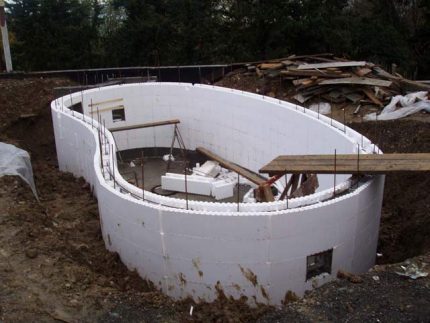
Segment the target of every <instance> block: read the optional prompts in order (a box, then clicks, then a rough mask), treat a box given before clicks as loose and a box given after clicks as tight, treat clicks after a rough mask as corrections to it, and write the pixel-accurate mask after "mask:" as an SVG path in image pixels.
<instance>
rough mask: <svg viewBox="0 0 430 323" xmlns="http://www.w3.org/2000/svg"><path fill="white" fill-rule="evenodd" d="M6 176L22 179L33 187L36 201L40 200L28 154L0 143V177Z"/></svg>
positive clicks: (12, 146)
mask: <svg viewBox="0 0 430 323" xmlns="http://www.w3.org/2000/svg"><path fill="white" fill-rule="evenodd" d="M4 175H16V176H19V177H21V178H22V179H23V180H24V181H25V182H26V183H27V184H28V185H29V186H30V187H31V190H32V191H33V194H34V196H35V197H36V199H37V200H39V198H38V196H37V192H36V185H35V184H34V179H33V170H32V168H31V160H30V155H29V154H28V152H26V151H25V150H22V149H19V148H17V147H15V146H14V145H9V144H5V143H3V142H0V177H2V176H4Z"/></svg>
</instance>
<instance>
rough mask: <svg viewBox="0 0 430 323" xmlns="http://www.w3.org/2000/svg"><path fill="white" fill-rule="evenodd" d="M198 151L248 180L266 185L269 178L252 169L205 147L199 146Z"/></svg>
mask: <svg viewBox="0 0 430 323" xmlns="http://www.w3.org/2000/svg"><path fill="white" fill-rule="evenodd" d="M196 151H198V152H199V153H202V154H203V155H205V156H206V157H208V158H209V159H212V160H215V161H217V162H218V163H219V164H220V165H221V166H222V167H224V168H227V169H229V170H231V171H233V172H236V173H238V174H239V175H240V176H242V177H245V178H246V179H247V180H249V181H250V182H252V183H254V184H257V185H264V184H266V181H267V179H264V178H263V177H261V176H260V175H258V174H256V173H253V172H251V171H250V170H248V169H246V168H243V167H241V166H239V165H237V164H234V163H232V162H230V161H228V160H226V159H224V158H222V157H220V156H218V155H217V154H215V153H213V152H211V151H209V150H208V149H206V148H203V147H197V148H196Z"/></svg>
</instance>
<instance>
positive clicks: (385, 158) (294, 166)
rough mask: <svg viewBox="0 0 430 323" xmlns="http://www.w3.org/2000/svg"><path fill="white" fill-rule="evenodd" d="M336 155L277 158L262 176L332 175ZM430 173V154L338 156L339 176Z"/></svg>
mask: <svg viewBox="0 0 430 323" xmlns="http://www.w3.org/2000/svg"><path fill="white" fill-rule="evenodd" d="M334 165H335V158H334V155H303V156H302V155H294V156H278V157H277V158H275V159H274V160H272V161H271V162H270V163H268V164H267V165H265V166H264V167H263V168H261V169H260V173H269V174H270V175H279V174H285V173H291V174H301V173H314V174H333V173H334V168H335V167H334ZM428 171H430V153H422V154H360V156H357V154H348V155H337V156H336V173H339V174H358V173H360V174H362V173H365V174H387V173H393V172H428Z"/></svg>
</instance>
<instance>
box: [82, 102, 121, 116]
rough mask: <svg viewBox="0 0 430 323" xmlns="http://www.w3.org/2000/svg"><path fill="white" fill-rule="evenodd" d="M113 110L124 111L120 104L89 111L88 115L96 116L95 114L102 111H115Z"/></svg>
mask: <svg viewBox="0 0 430 323" xmlns="http://www.w3.org/2000/svg"><path fill="white" fill-rule="evenodd" d="M115 109H124V106H123V105H122V104H120V105H114V106H112V107H107V108H103V109H94V108H93V111H90V114H97V112H99V113H100V112H104V111H110V110H115Z"/></svg>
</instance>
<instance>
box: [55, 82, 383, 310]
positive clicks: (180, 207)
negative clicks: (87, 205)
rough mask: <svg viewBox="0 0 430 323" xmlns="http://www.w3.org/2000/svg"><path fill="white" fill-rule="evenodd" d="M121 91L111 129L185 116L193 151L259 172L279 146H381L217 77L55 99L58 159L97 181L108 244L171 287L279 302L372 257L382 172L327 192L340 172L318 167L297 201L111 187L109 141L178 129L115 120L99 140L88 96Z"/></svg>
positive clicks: (165, 136) (142, 139) (367, 149)
mask: <svg viewBox="0 0 430 323" xmlns="http://www.w3.org/2000/svg"><path fill="white" fill-rule="evenodd" d="M118 98H121V99H122V101H121V102H120V103H121V104H122V105H124V107H125V121H120V122H115V123H114V122H113V121H112V116H111V111H110V110H103V109H102V108H103V107H100V111H99V114H100V115H101V118H102V119H103V120H104V123H105V124H106V127H107V128H115V127H122V126H126V125H133V124H139V123H144V122H151V121H159V120H165V119H173V118H178V119H180V121H181V123H180V124H179V128H180V131H181V133H182V136H183V137H184V141H185V144H186V147H187V148H188V149H194V148H195V147H197V146H203V147H205V148H208V149H210V150H212V151H214V152H215V153H217V154H219V155H221V156H222V157H224V158H226V159H229V160H232V161H233V162H236V163H238V164H240V165H242V166H245V167H248V168H250V169H252V170H254V171H257V170H258V169H259V168H260V167H261V166H262V165H264V164H265V163H267V162H268V161H270V160H271V159H273V158H274V157H276V156H277V155H281V154H321V153H328V154H330V153H333V152H334V150H335V149H336V151H337V153H357V149H360V153H372V152H373V151H375V150H376V152H379V150H378V148H377V147H375V146H374V145H373V144H372V143H371V142H370V141H369V140H368V139H366V138H364V137H363V136H361V135H360V134H358V133H356V132H355V131H353V130H352V129H349V128H347V127H345V126H344V125H342V124H340V123H338V122H336V121H334V120H330V119H329V118H327V117H324V116H321V115H317V114H316V113H313V112H312V111H309V110H305V109H304V108H302V107H300V106H295V105H292V104H290V103H287V102H283V101H279V100H276V99H272V98H267V97H262V96H259V95H255V94H251V93H246V92H241V91H236V90H230V89H225V88H218V87H213V86H205V85H191V84H180V83H144V84H132V85H120V86H112V87H105V88H100V89H94V90H89V91H84V92H82V93H81V92H80V93H75V94H72V95H70V96H65V97H63V98H59V99H57V100H56V101H53V103H52V118H53V124H54V131H55V139H56V146H57V154H58V160H59V166H60V169H61V170H62V171H69V172H72V173H73V174H74V175H76V176H83V177H84V178H85V179H86V180H87V181H88V182H89V183H90V184H91V185H92V186H93V188H94V192H95V194H96V195H97V198H98V203H99V210H100V222H101V227H102V232H103V238H104V240H105V243H106V247H107V248H108V249H109V250H111V251H116V252H118V253H119V255H120V256H121V259H122V261H123V262H124V263H125V264H126V265H127V266H128V267H129V268H130V269H136V270H137V271H138V272H139V274H140V275H141V276H142V277H143V278H146V279H149V280H151V281H152V282H153V283H154V284H155V285H156V286H158V287H159V288H160V289H161V290H163V292H165V293H166V294H168V295H170V296H172V297H174V298H184V297H188V296H191V297H193V298H194V299H196V300H198V299H205V300H207V301H211V300H213V299H214V298H215V297H216V296H217V289H219V288H222V289H223V291H224V293H225V294H226V295H231V296H233V297H235V298H238V297H240V296H243V295H244V296H247V297H248V299H249V302H250V303H251V304H252V303H254V302H264V303H269V304H281V302H282V301H283V299H284V297H285V294H286V292H287V291H293V292H295V293H296V294H298V295H302V294H303V293H304V291H305V290H306V289H310V288H312V287H315V286H318V285H320V284H322V283H324V282H326V281H329V280H331V279H333V278H334V277H335V276H336V273H337V270H339V269H343V270H347V271H351V272H357V273H358V272H363V271H366V270H367V269H369V268H370V267H371V266H372V265H373V263H374V259H375V254H376V246H377V239H378V230H379V219H380V210H381V202H382V193H383V183H384V177H383V176H376V177H371V178H368V179H367V180H366V181H365V182H363V183H361V184H360V186H359V187H358V188H356V189H354V190H351V191H350V192H349V193H347V194H344V195H342V196H340V197H337V198H334V199H330V200H327V201H326V199H327V198H329V197H330V196H331V194H332V192H333V187H332V185H333V177H332V175H326V176H319V179H320V185H321V186H322V187H321V190H320V191H319V192H317V193H316V194H313V195H310V196H306V197H302V198H296V199H292V200H290V202H289V206H288V209H286V208H287V206H286V204H285V201H281V202H272V203H241V205H240V212H237V205H236V204H235V203H211V202H197V201H190V203H189V210H186V209H185V201H183V200H179V199H175V198H168V197H163V196H158V195H155V194H151V193H150V192H145V199H146V200H145V201H142V200H141V199H139V198H137V197H133V195H130V194H128V193H126V192H124V191H123V190H121V189H120V188H119V187H118V185H116V187H115V188H114V187H113V186H114V185H113V181H112V180H110V178H109V176H108V175H107V169H108V168H109V169H110V171H111V172H112V169H111V168H112V165H111V164H112V163H108V161H110V160H112V157H113V158H114V159H115V155H113V156H112V155H111V147H114V150H115V149H118V150H125V149H131V148H140V147H169V146H170V143H171V139H172V132H173V128H172V127H171V126H165V127H158V128H150V129H141V130H133V131H128V132H120V133H115V140H114V138H113V137H112V135H111V133H110V132H109V131H107V130H106V131H105V132H104V133H105V134H106V138H105V139H102V141H101V144H100V140H99V135H98V131H97V128H96V127H97V126H98V123H97V121H96V120H92V119H91V118H90V117H89V116H90V114H91V111H90V110H91V108H90V107H89V104H90V103H91V102H93V103H94V102H100V101H109V100H113V99H118ZM77 102H82V103H83V106H84V114H85V115H82V114H80V113H77V112H72V111H70V110H69V109H67V106H70V105H71V104H75V103H77ZM111 105H112V104H111ZM102 110H103V111H102ZM93 112H95V110H94V111H93ZM96 119H97V118H96ZM116 146H118V147H116ZM115 147H116V148H115ZM100 148H102V154H103V160H104V162H103V164H104V171H102V170H101V167H100V164H101V162H100ZM115 172H116V174H118V172H117V170H116V171H115ZM347 178H348V176H347V175H343V176H340V175H338V176H337V183H338V185H337V188H338V189H341V188H347V187H348V185H349V182H348V181H347ZM116 179H117V181H118V183H119V184H120V185H121V186H123V187H124V188H126V189H127V190H128V191H130V192H132V193H133V194H135V195H136V196H142V191H141V189H138V188H137V187H134V186H132V185H130V184H128V183H127V182H126V181H124V180H123V179H122V178H121V177H120V176H118V175H117V178H116ZM331 248H333V257H332V266H331V274H325V275H319V276H317V277H314V278H312V279H310V280H306V259H307V256H309V255H312V254H316V253H319V252H321V251H324V250H327V249H331Z"/></svg>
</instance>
